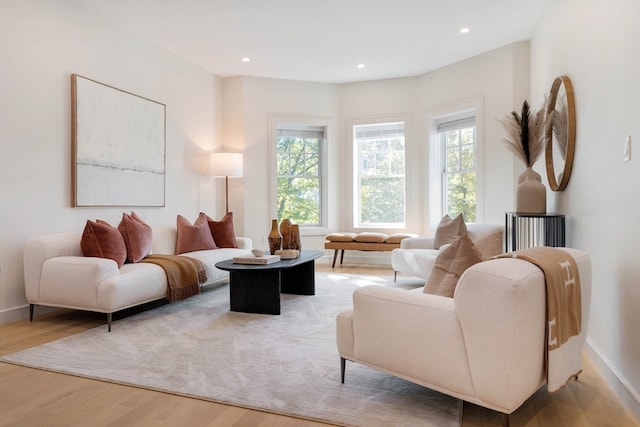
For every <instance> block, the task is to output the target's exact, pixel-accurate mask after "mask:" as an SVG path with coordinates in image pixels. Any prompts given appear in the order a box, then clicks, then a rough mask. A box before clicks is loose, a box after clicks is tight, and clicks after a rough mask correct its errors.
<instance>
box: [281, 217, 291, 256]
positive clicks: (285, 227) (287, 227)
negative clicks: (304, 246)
mask: <svg viewBox="0 0 640 427" xmlns="http://www.w3.org/2000/svg"><path fill="white" fill-rule="evenodd" d="M280 234H281V235H282V249H292V248H291V221H290V220H289V219H288V218H285V219H283V220H282V222H280Z"/></svg>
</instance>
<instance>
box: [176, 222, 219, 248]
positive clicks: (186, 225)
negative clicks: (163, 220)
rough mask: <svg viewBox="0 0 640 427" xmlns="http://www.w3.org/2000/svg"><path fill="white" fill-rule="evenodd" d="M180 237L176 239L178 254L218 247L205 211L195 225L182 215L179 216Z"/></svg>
mask: <svg viewBox="0 0 640 427" xmlns="http://www.w3.org/2000/svg"><path fill="white" fill-rule="evenodd" d="M176 222H177V228H178V237H177V241H176V254H183V253H185V252H193V251H201V250H204V249H216V243H215V242H214V241H213V236H212V235H211V230H210V229H209V224H208V223H207V216H206V215H205V214H203V213H201V214H200V215H198V219H196V222H194V223H193V225H192V224H191V223H190V222H189V220H188V219H186V218H185V217H183V216H182V215H178V218H177V221H176Z"/></svg>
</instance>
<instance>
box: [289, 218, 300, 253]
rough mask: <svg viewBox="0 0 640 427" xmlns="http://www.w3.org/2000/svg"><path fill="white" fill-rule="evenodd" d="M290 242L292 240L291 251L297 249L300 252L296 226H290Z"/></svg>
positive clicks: (298, 233) (298, 232)
mask: <svg viewBox="0 0 640 427" xmlns="http://www.w3.org/2000/svg"><path fill="white" fill-rule="evenodd" d="M291 240H292V244H291V246H292V248H291V249H297V250H299V251H301V250H302V243H301V242H300V227H299V226H298V224H292V225H291Z"/></svg>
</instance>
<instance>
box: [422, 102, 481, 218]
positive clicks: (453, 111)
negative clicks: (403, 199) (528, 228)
mask: <svg viewBox="0 0 640 427" xmlns="http://www.w3.org/2000/svg"><path fill="white" fill-rule="evenodd" d="M465 112H473V113H474V114H475V117H476V186H477V188H476V197H477V201H476V221H477V222H479V223H481V222H484V218H485V205H484V200H485V197H484V176H485V171H484V99H483V98H482V97H479V98H473V99H470V100H467V101H462V102H460V103H456V104H452V105H448V106H445V107H441V108H438V109H435V110H432V111H429V112H428V113H427V114H426V118H425V124H426V136H427V139H426V143H427V150H425V155H426V158H425V164H426V165H429V167H428V168H427V169H428V171H429V172H428V177H427V188H428V197H426V198H425V206H424V211H425V212H428V222H427V224H426V226H427V229H434V228H436V226H437V225H438V223H439V222H440V219H442V217H443V215H444V213H443V209H444V207H443V203H442V200H443V199H442V197H443V195H442V173H441V172H442V170H441V164H440V163H441V159H442V147H441V144H440V138H438V122H439V121H442V119H445V118H447V117H450V116H456V115H459V114H460V113H465Z"/></svg>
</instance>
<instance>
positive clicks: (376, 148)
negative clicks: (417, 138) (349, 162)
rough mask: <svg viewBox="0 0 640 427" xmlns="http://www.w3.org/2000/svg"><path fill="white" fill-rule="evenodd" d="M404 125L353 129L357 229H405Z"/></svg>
mask: <svg viewBox="0 0 640 427" xmlns="http://www.w3.org/2000/svg"><path fill="white" fill-rule="evenodd" d="M404 135H405V122H403V121H402V122H392V123H375V124H363V125H354V126H353V158H354V169H353V170H354V193H353V194H354V225H355V227H387V228H399V227H404V223H405V159H404V157H405V155H404V153H405V138H404Z"/></svg>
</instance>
